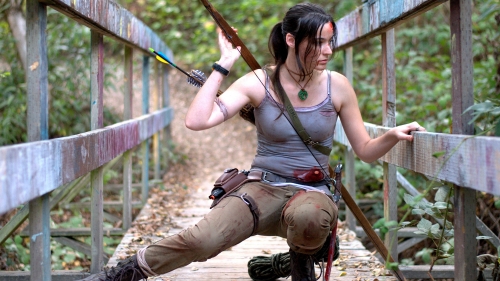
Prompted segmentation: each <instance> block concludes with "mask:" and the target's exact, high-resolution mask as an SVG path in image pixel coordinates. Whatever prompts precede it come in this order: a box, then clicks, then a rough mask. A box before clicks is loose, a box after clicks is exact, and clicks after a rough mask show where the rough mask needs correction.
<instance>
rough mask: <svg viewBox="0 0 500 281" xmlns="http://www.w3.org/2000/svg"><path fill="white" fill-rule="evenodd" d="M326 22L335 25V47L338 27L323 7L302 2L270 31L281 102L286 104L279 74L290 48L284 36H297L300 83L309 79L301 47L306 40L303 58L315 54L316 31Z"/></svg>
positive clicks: (296, 49)
mask: <svg viewBox="0 0 500 281" xmlns="http://www.w3.org/2000/svg"><path fill="white" fill-rule="evenodd" d="M326 23H332V26H333V39H332V41H333V42H332V46H333V47H335V46H336V43H337V27H336V25H335V22H334V21H333V18H332V16H331V15H329V14H328V13H327V12H325V10H324V9H323V8H321V7H320V6H318V5H315V4H311V3H300V4H297V5H295V6H293V7H291V8H290V9H289V10H288V12H287V13H286V14H285V17H284V18H283V21H282V22H279V23H277V24H276V25H275V26H274V27H273V29H272V30H271V34H270V35H269V41H268V48H269V52H270V53H271V55H272V56H273V58H274V64H275V66H276V67H275V69H274V72H273V73H272V74H271V75H270V78H271V82H272V84H273V86H274V89H275V91H276V93H277V95H278V97H279V99H280V101H281V102H283V95H284V94H285V90H284V89H283V86H282V85H281V82H280V78H279V73H280V69H281V67H282V66H283V64H285V61H286V58H287V56H288V45H287V44H286V41H285V37H286V34H287V33H290V34H292V35H293V36H294V37H295V60H296V61H297V65H298V67H299V73H300V76H301V77H300V80H304V78H305V77H306V75H307V73H306V69H305V68H304V66H303V65H302V62H301V59H300V56H299V44H300V43H301V42H302V41H303V40H307V42H308V44H307V47H306V50H305V55H304V58H306V57H308V56H309V55H310V54H311V52H313V51H315V50H316V48H317V47H318V46H317V44H318V43H317V40H316V36H317V32H318V30H319V31H320V32H321V29H322V28H323V26H324V25H325V24H326Z"/></svg>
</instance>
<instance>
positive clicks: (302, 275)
mask: <svg viewBox="0 0 500 281" xmlns="http://www.w3.org/2000/svg"><path fill="white" fill-rule="evenodd" d="M290 267H291V271H292V272H291V276H292V281H315V280H316V274H315V272H314V261H313V257H312V256H309V255H304V254H300V253H297V252H294V251H292V250H290Z"/></svg>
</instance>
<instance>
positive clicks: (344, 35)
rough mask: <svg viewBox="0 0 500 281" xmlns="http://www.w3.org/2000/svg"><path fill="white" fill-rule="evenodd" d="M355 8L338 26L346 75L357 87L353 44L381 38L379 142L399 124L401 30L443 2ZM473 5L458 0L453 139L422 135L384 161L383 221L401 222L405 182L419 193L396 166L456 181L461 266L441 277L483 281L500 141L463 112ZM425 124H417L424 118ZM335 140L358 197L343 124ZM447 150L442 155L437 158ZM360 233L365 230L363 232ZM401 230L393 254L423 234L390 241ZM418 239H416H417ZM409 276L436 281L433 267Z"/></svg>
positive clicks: (386, 0) (499, 184)
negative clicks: (484, 209)
mask: <svg viewBox="0 0 500 281" xmlns="http://www.w3.org/2000/svg"><path fill="white" fill-rule="evenodd" d="M364 2H365V3H364V4H363V5H362V6H360V7H358V8H357V9H356V10H355V11H353V12H351V13H350V14H348V15H347V16H345V17H343V18H342V19H340V20H339V21H338V22H337V27H338V29H339V38H338V45H339V50H343V51H344V58H345V59H344V62H345V66H344V70H345V75H346V76H347V77H348V79H350V80H351V82H352V77H353V66H352V65H353V55H352V53H353V51H352V47H353V46H355V45H357V44H359V43H361V42H364V41H366V40H368V39H370V38H373V37H375V36H381V42H382V56H383V69H382V71H383V73H382V74H383V75H382V77H383V97H382V105H383V124H382V126H376V125H373V124H366V129H367V131H368V132H369V134H370V135H371V136H372V137H377V136H380V135H381V134H383V133H384V132H386V131H387V130H389V128H390V127H394V126H396V122H395V116H396V115H395V113H396V72H395V58H394V55H395V34H394V33H395V31H394V27H395V26H396V25H398V24H401V23H403V22H405V21H407V20H408V19H410V18H412V17H414V16H416V15H418V14H421V13H423V12H425V11H427V10H429V9H432V8H434V7H436V6H438V5H440V4H442V3H444V2H447V1H444V0H366V1H364ZM471 2H472V1H471V0H451V1H450V6H451V16H450V25H451V26H450V28H451V34H450V44H451V50H452V53H451V57H452V65H451V68H452V92H451V93H450V94H451V95H452V101H453V108H452V112H453V116H452V117H453V129H452V134H438V133H432V132H425V133H424V132H417V133H413V134H414V137H415V138H414V141H413V142H412V143H408V142H400V143H399V144H398V145H397V146H396V147H395V148H393V149H392V150H391V151H390V152H389V153H387V154H386V155H385V156H384V157H382V158H381V159H380V160H381V161H382V163H383V168H384V179H383V182H384V216H385V219H386V220H388V221H398V216H397V196H398V192H397V188H398V183H399V184H400V185H401V186H402V187H403V188H405V189H406V190H407V192H408V193H410V194H412V195H417V191H416V189H415V188H413V187H412V186H411V184H409V183H408V182H407V181H406V180H405V179H404V177H403V176H402V175H401V174H399V173H398V172H397V170H396V166H398V167H402V168H405V169H409V170H412V171H414V172H417V173H419V174H422V175H424V176H427V177H430V178H433V179H437V180H440V181H445V182H449V183H452V184H454V186H455V188H454V193H455V200H454V207H455V208H454V229H455V266H454V267H453V266H451V267H450V266H448V267H447V266H435V267H434V268H433V270H432V272H433V273H432V274H433V276H434V278H455V279H456V280H464V281H467V280H476V279H477V269H476V243H477V240H476V231H477V232H478V233H481V235H485V236H490V237H491V239H490V240H488V241H489V242H490V243H491V244H492V245H494V246H495V248H496V247H498V246H500V240H499V238H498V236H497V235H495V234H494V233H492V232H491V231H490V230H489V229H488V228H487V227H486V226H485V225H484V223H482V221H481V220H480V219H479V218H477V217H476V191H481V192H486V193H489V194H494V195H500V181H499V179H500V176H499V175H500V172H499V171H500V157H499V156H500V138H495V137H478V136H471V134H473V125H472V124H470V123H469V121H470V120H471V116H470V114H463V113H464V111H465V110H466V109H467V108H468V107H469V106H471V105H472V104H473V77H472V75H473V74H472V70H473V64H472V47H471V46H472V43H471V42H472V31H471V26H472V22H471V14H472V7H471V4H472V3H471ZM417 121H418V120H417ZM337 128H338V129H337V132H336V136H335V140H336V141H337V142H339V143H340V144H342V145H345V146H346V147H347V149H346V151H347V152H346V155H345V156H344V159H345V171H346V174H347V175H346V179H345V182H344V183H345V185H346V188H347V189H348V190H349V193H351V194H353V195H354V194H356V190H355V186H356V182H355V169H354V154H353V151H352V148H351V147H350V144H349V141H348V140H347V138H346V136H345V134H344V132H343V129H342V127H341V124H340V122H339V124H337ZM436 152H443V153H444V155H443V156H442V157H438V158H436V157H433V156H432V155H433V154H434V153H436ZM346 221H347V223H348V225H349V226H350V228H352V229H353V230H356V229H357V228H356V226H355V225H356V221H355V218H354V217H353V215H352V214H351V213H349V212H347V215H346ZM358 232H359V231H358ZM396 235H398V233H396V232H389V233H388V235H386V240H385V243H386V246H387V247H388V248H389V252H390V253H391V256H392V257H396V258H397V256H398V253H399V252H401V251H402V250H404V249H406V248H408V247H409V246H411V245H414V244H416V243H417V242H418V241H421V240H422V239H423V238H422V237H417V235H411V234H408V233H404V232H400V233H399V235H400V237H403V236H405V237H408V236H413V237H414V240H411V241H409V243H406V244H405V245H399V246H398V245H397V243H390V242H391V241H397V239H396V240H394V237H395V236H396ZM412 239H413V238H412ZM401 269H402V271H403V272H404V275H405V276H406V278H429V276H428V275H427V272H428V271H429V266H418V267H416V266H415V267H401Z"/></svg>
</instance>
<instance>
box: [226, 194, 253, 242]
mask: <svg viewBox="0 0 500 281" xmlns="http://www.w3.org/2000/svg"><path fill="white" fill-rule="evenodd" d="M227 196H228V197H229V196H231V197H238V198H240V199H241V200H242V201H243V202H244V203H245V204H246V205H247V206H248V208H249V209H250V213H252V216H253V230H252V234H250V236H252V235H254V234H255V232H256V231H257V227H258V225H259V208H258V207H257V204H256V203H255V201H254V200H253V199H252V197H250V196H248V194H247V193H246V192H245V193H243V194H238V193H231V194H229V195H227Z"/></svg>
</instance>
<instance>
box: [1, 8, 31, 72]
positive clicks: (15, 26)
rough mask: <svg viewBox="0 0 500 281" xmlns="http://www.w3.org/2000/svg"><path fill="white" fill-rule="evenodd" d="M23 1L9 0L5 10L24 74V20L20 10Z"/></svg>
mask: <svg viewBox="0 0 500 281" xmlns="http://www.w3.org/2000/svg"><path fill="white" fill-rule="evenodd" d="M22 3H23V0H10V8H9V9H8V10H7V13H6V14H7V22H8V23H9V26H10V30H11V32H12V35H13V36H14V39H15V40H16V48H17V53H18V54H19V59H20V60H21V64H22V65H23V69H24V72H25V73H26V71H27V69H28V68H27V61H26V56H27V52H26V18H25V17H24V15H23V10H22Z"/></svg>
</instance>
